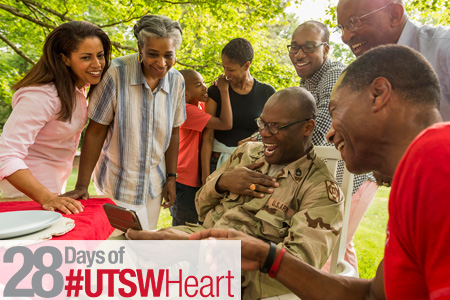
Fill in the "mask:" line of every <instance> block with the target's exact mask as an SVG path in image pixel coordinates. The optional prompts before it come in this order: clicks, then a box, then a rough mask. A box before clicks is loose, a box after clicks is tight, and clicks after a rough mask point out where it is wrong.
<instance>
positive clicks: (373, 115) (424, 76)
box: [190, 45, 450, 300]
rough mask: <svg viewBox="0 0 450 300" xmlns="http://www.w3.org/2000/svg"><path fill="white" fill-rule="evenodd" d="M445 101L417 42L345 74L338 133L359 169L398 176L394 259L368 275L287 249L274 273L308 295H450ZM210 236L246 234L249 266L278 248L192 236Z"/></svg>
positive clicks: (338, 90)
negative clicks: (327, 267) (322, 264)
mask: <svg viewBox="0 0 450 300" xmlns="http://www.w3.org/2000/svg"><path fill="white" fill-rule="evenodd" d="M439 97H440V90H439V82H438V79H437V76H436V74H435V72H434V71H433V70H432V68H431V66H430V64H429V63H428V62H427V61H426V60H425V58H424V57H423V56H422V55H420V54H419V53H417V52H416V51H414V50H412V49H411V48H409V47H405V46H399V45H386V46H380V47H376V48H374V49H372V50H370V51H368V52H367V53H365V54H364V55H362V56H361V57H360V58H358V59H357V60H355V61H354V62H353V63H352V64H350V66H349V67H348V68H347V69H346V71H344V74H343V75H342V77H341V78H340V79H339V80H338V82H337V83H336V87H335V90H334V91H333V93H332V96H331V100H330V113H331V115H332V119H333V124H332V129H331V130H330V132H329V133H328V139H329V140H330V141H331V142H333V143H334V145H335V147H336V148H337V149H339V151H340V152H341V155H342V158H343V159H344V160H345V163H346V165H347V167H348V169H349V170H350V171H351V172H354V173H361V172H367V171H371V170H377V171H379V172H380V173H381V174H382V175H383V177H385V178H392V177H393V184H392V189H391V193H390V196H389V222H388V226H387V230H386V233H387V236H386V245H385V252H384V260H383V261H382V262H381V263H380V265H379V267H378V270H377V273H376V276H375V277H374V278H372V279H370V280H367V279H360V278H353V277H344V276H338V275H332V274H328V273H325V272H321V271H319V270H317V269H314V268H312V267H311V266H308V265H307V264H305V263H304V262H302V261H300V260H299V259H297V258H295V257H293V256H292V255H290V254H288V253H286V254H285V255H284V256H283V252H281V251H280V249H278V250H277V253H276V254H275V255H273V256H270V257H274V258H277V259H274V260H271V262H273V264H272V267H271V269H272V270H273V272H272V275H273V276H274V277H275V278H276V279H277V280H279V281H280V282H282V283H283V284H284V285H285V286H286V287H288V288H289V289H291V290H292V292H294V293H295V294H296V295H298V296H299V297H300V298H301V299H302V300H317V299H320V300H328V299H330V300H367V299H374V300H375V299H380V300H383V299H389V300H423V299H433V300H448V299H450V255H449V254H448V250H449V247H450V220H449V218H448V215H449V213H448V211H449V210H448V208H449V206H450V194H449V193H448V186H449V184H448V183H449V182H450V164H449V163H448V161H449V157H450V122H445V123H442V122H441V121H442V118H441V116H440V115H439V111H438V104H439ZM438 122H441V123H438ZM208 237H214V238H229V239H239V240H241V257H242V267H243V268H244V269H245V270H255V269H256V270H257V269H260V268H261V265H262V264H263V262H265V261H267V257H268V253H269V249H270V247H269V245H268V244H267V243H264V242H262V241H260V240H257V239H255V238H253V237H250V236H248V235H245V234H243V233H241V232H237V231H231V230H218V229H212V230H208V231H204V232H200V233H194V234H193V235H192V236H191V237H190V238H191V239H201V238H208ZM287 299H292V298H287Z"/></svg>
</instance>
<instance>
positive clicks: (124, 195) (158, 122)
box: [88, 54, 186, 205]
mask: <svg viewBox="0 0 450 300" xmlns="http://www.w3.org/2000/svg"><path fill="white" fill-rule="evenodd" d="M88 111H89V118H90V119H92V120H93V121H95V122H97V123H100V124H103V125H109V129H108V134H107V136H106V139H105V142H104V144H103V149H102V151H101V154H100V158H99V160H98V162H97V165H96V167H95V170H94V183H95V184H96V186H97V188H98V189H100V191H101V192H103V193H105V194H109V195H112V196H113V197H114V198H115V199H117V200H120V201H123V202H127V203H130V204H135V205H139V204H145V203H147V200H148V197H150V198H151V199H153V198H155V197H156V196H158V195H159V194H160V193H161V192H162V189H163V186H164V183H165V179H166V163H165V157H164V153H165V152H166V150H167V148H168V147H169V143H170V138H171V136H172V135H171V133H172V128H174V127H178V126H180V125H181V124H183V122H184V121H185V119H186V109H185V102H184V79H183V76H182V75H181V74H180V73H179V72H178V71H176V70H175V69H170V70H169V72H168V73H167V75H166V76H165V77H164V78H162V79H161V80H160V82H159V85H158V86H157V87H156V88H155V89H154V90H153V91H152V90H151V89H150V87H149V86H148V85H147V82H146V81H145V78H144V74H143V73H142V69H141V65H140V64H139V62H138V57H137V54H133V55H128V56H124V57H119V58H116V59H114V60H113V61H112V62H111V67H110V68H109V69H108V71H107V72H106V74H105V76H104V77H103V79H102V81H101V83H100V84H99V86H98V87H97V88H96V89H95V91H94V93H93V94H92V96H91V97H90V103H89V108H88Z"/></svg>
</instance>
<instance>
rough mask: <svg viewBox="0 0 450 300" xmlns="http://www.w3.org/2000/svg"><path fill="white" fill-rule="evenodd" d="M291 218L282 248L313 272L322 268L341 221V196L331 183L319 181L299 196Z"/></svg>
mask: <svg viewBox="0 0 450 300" xmlns="http://www.w3.org/2000/svg"><path fill="white" fill-rule="evenodd" d="M301 201H302V202H301V206H300V210H299V211H298V212H297V213H296V214H295V215H294V216H293V217H292V219H291V226H290V228H289V231H288V235H287V236H286V238H285V239H284V241H283V244H284V247H286V249H287V250H288V251H289V252H290V253H291V254H293V255H295V256H297V257H299V258H301V259H302V260H303V261H304V262H306V263H308V264H310V265H311V266H314V267H316V268H319V269H320V268H322V266H323V265H324V264H325V262H326V261H327V259H328V257H329V256H330V254H331V252H332V251H333V248H334V246H335V244H336V242H337V240H338V237H339V233H340V232H341V228H342V220H343V209H344V206H343V203H344V202H343V196H342V192H341V191H340V189H339V187H338V185H337V183H336V182H334V181H329V180H326V181H322V182H319V183H318V184H317V185H315V186H311V187H309V188H308V190H307V191H306V192H305V193H303V195H302V199H301Z"/></svg>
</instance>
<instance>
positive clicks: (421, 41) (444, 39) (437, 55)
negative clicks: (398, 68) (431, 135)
mask: <svg viewBox="0 0 450 300" xmlns="http://www.w3.org/2000/svg"><path fill="white" fill-rule="evenodd" d="M397 44H399V45H405V46H409V47H411V48H413V49H414V50H416V51H418V52H420V53H421V54H422V55H423V56H425V58H426V59H427V60H428V61H429V62H430V64H431V65H432V66H433V69H434V71H435V72H436V74H437V76H438V78H439V82H440V86H441V103H440V111H441V115H442V118H443V119H444V121H450V27H444V26H436V27H434V26H429V25H422V26H417V25H415V24H414V23H413V22H411V21H410V20H409V19H408V20H407V21H406V24H405V27H404V28H403V31H402V34H401V35H400V38H399V40H398V42H397Z"/></svg>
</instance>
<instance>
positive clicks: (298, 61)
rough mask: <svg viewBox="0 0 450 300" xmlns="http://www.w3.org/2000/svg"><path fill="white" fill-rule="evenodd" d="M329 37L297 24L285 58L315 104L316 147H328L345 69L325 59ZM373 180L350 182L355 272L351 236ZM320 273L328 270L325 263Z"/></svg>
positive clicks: (321, 28) (316, 27)
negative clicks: (334, 95) (333, 99)
mask: <svg viewBox="0 0 450 300" xmlns="http://www.w3.org/2000/svg"><path fill="white" fill-rule="evenodd" d="M329 37H330V33H329V31H328V28H327V26H326V25H325V24H323V23H321V22H317V21H307V22H305V23H302V24H300V25H299V26H298V27H297V28H296V29H295V31H294V33H293V34H292V39H291V44H290V45H288V46H287V48H288V50H289V58H290V59H291V61H292V64H293V65H294V67H295V70H296V71H297V74H298V76H299V77H300V78H301V80H300V86H301V87H304V88H306V89H307V90H308V91H309V92H310V93H311V94H312V95H313V96H314V99H315V100H316V104H317V118H316V127H315V128H314V132H313V136H312V142H313V144H314V145H317V146H324V145H329V146H331V144H330V143H328V142H327V139H326V135H327V132H328V130H329V129H330V126H331V116H330V113H329V112H328V104H329V102H330V95H331V91H332V90H333V86H334V84H335V83H336V81H337V80H338V78H339V76H340V75H341V73H342V71H343V70H344V69H345V65H344V64H343V63H341V62H339V61H331V59H330V58H328V51H329V49H330V46H329V45H328V43H329ZM343 170H344V163H343V162H341V163H340V164H339V169H338V176H337V177H338V180H340V178H341V177H342V174H343ZM377 189H378V187H377V184H376V183H375V178H373V176H372V175H370V174H363V175H356V176H355V177H354V180H353V195H352V199H351V203H352V204H351V205H352V207H351V210H350V218H349V227H348V229H349V230H348V234H347V246H346V251H345V257H344V259H345V261H347V262H348V263H349V264H350V265H351V266H352V267H353V268H354V270H355V271H356V272H358V260H357V258H356V252H355V248H354V245H353V236H354V235H355V232H356V229H357V228H358V226H359V223H360V222H361V220H362V218H363V216H364V214H365V213H366V211H367V208H368V207H369V205H370V203H371V202H372V200H373V199H374V198H375V194H376V192H377ZM324 270H329V264H328V263H327V265H326V267H325V268H324Z"/></svg>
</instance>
